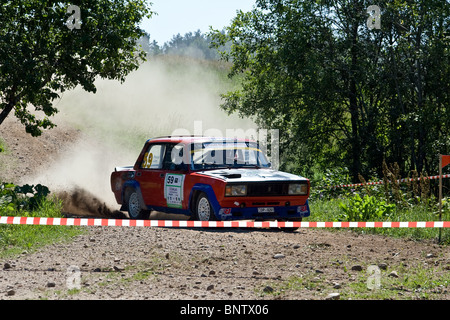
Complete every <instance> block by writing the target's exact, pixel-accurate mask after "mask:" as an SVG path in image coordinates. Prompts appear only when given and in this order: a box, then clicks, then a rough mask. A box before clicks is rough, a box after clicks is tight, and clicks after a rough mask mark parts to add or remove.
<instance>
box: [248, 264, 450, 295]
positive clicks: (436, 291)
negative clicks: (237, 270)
mask: <svg viewBox="0 0 450 320" xmlns="http://www.w3.org/2000/svg"><path fill="white" fill-rule="evenodd" d="M342 268H344V269H345V267H344V266H343V267H342ZM394 270H395V271H396V272H397V274H398V277H397V278H396V277H391V276H389V274H390V273H391V272H392V271H394ZM345 272H347V273H348V274H349V280H347V281H339V282H340V284H341V287H340V288H338V289H336V288H333V283H332V282H330V281H328V280H327V279H326V278H325V277H320V276H317V274H315V273H311V272H309V273H306V274H303V275H301V276H292V277H289V278H288V279H286V280H285V281H282V282H280V281H277V282H270V283H268V284H267V285H266V286H262V288H265V289H256V293H257V294H259V295H260V296H261V297H263V296H266V297H272V298H275V299H276V298H281V299H282V298H283V296H292V295H294V296H297V294H296V293H297V292H298V293H299V295H301V293H303V294H304V293H305V292H309V294H310V295H312V296H314V297H317V298H318V299H323V298H325V297H326V296H327V295H328V294H330V293H333V292H337V293H339V294H340V299H341V300H422V299H426V300H434V299H436V300H441V299H442V297H441V295H442V294H447V293H448V290H449V285H450V273H449V272H448V271H447V270H446V269H445V267H442V266H437V267H436V266H427V265H423V264H418V265H416V266H413V267H405V266H404V265H402V264H398V265H395V266H392V267H390V268H388V269H387V270H382V271H381V272H380V275H379V277H380V278H379V286H374V285H370V286H369V282H370V283H371V284H372V283H373V282H372V281H370V277H373V273H370V272H367V268H364V270H363V271H361V272H359V273H358V275H357V277H356V279H352V277H350V272H349V271H347V270H345ZM352 274H355V273H352ZM268 287H270V288H271V289H270V290H267V289H266V288H268Z"/></svg>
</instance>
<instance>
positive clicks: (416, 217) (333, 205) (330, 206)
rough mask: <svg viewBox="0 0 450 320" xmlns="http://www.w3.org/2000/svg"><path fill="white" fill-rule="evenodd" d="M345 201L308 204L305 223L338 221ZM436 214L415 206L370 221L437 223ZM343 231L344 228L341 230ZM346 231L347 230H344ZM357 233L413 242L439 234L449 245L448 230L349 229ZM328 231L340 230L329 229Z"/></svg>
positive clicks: (445, 218)
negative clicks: (309, 213)
mask: <svg viewBox="0 0 450 320" xmlns="http://www.w3.org/2000/svg"><path fill="white" fill-rule="evenodd" d="M346 201H347V200H346V199H336V198H331V199H322V200H314V201H311V202H310V204H309V205H310V209H311V216H310V217H308V218H306V219H305V221H338V217H339V216H340V215H341V212H342V211H341V208H340V207H339V203H340V202H344V203H345V202H346ZM449 219H450V214H449V212H448V211H447V212H444V213H443V214H442V220H443V221H447V220H449ZM438 220H439V219H438V216H437V215H436V213H434V212H432V210H431V209H429V208H427V207H426V206H424V205H416V206H413V207H410V208H401V209H398V208H397V209H395V210H394V211H393V213H392V214H391V215H390V216H389V217H384V218H381V219H376V218H374V219H371V220H370V221H438ZM343 229H344V228H343ZM345 229H348V228H345ZM350 229H352V230H353V231H355V232H359V233H370V234H381V235H386V236H391V237H403V238H410V239H413V240H424V239H427V240H437V239H438V238H439V233H440V236H441V244H443V245H448V244H450V230H448V229H444V228H442V229H439V228H350ZM330 230H340V229H338V228H336V229H330Z"/></svg>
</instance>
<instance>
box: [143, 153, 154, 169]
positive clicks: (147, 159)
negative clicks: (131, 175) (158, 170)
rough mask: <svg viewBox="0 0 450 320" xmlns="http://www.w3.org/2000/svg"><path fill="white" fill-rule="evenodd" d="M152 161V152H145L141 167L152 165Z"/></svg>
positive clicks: (145, 167) (146, 167)
mask: <svg viewBox="0 0 450 320" xmlns="http://www.w3.org/2000/svg"><path fill="white" fill-rule="evenodd" d="M152 162H153V153H149V152H147V153H146V154H145V155H144V161H143V163H142V168H144V169H149V168H150V167H151V166H152Z"/></svg>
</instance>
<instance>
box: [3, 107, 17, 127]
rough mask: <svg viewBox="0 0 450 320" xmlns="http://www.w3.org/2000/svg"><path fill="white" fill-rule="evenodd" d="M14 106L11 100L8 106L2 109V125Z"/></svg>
mask: <svg viewBox="0 0 450 320" xmlns="http://www.w3.org/2000/svg"><path fill="white" fill-rule="evenodd" d="M13 108H14V104H13V103H12V102H9V103H8V104H7V105H6V107H5V108H4V109H3V110H2V113H0V126H1V125H2V123H3V121H4V120H5V119H6V117H7V116H8V115H9V113H10V112H11V111H12V109H13Z"/></svg>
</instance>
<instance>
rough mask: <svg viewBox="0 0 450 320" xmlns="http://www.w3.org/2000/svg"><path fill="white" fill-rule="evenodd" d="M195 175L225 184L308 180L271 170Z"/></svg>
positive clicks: (245, 169) (221, 171)
mask: <svg viewBox="0 0 450 320" xmlns="http://www.w3.org/2000/svg"><path fill="white" fill-rule="evenodd" d="M197 173H198V174H202V175H205V176H210V177H215V178H220V179H222V180H225V181H226V182H269V181H271V182H273V181H280V182H282V181H308V179H306V178H303V177H301V176H297V175H295V174H291V173H287V172H283V171H278V170H272V169H256V168H251V169H247V168H239V169H217V170H207V171H200V172H197Z"/></svg>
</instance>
